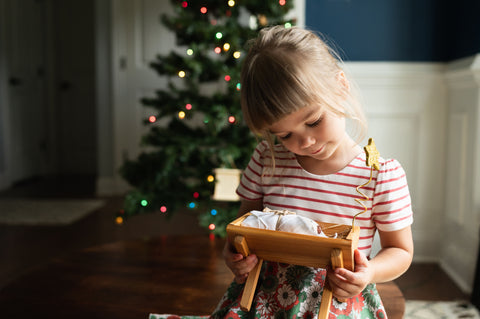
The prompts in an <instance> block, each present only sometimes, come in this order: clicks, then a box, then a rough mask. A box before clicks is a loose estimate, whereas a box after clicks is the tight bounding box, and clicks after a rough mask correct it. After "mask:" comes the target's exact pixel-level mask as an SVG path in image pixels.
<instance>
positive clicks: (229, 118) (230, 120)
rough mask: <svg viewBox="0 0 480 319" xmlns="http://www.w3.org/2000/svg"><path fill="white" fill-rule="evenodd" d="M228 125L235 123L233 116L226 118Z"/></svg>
mask: <svg viewBox="0 0 480 319" xmlns="http://www.w3.org/2000/svg"><path fill="white" fill-rule="evenodd" d="M228 123H230V124H233V123H235V116H233V115H230V116H229V117H228Z"/></svg>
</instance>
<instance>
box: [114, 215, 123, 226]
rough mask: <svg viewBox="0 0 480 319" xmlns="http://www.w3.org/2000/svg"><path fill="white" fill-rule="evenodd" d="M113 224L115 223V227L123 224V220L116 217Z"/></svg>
mask: <svg viewBox="0 0 480 319" xmlns="http://www.w3.org/2000/svg"><path fill="white" fill-rule="evenodd" d="M115 222H116V223H117V225H121V224H123V218H122V217H120V216H118V217H117V218H115Z"/></svg>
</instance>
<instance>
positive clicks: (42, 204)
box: [0, 198, 105, 226]
mask: <svg viewBox="0 0 480 319" xmlns="http://www.w3.org/2000/svg"><path fill="white" fill-rule="evenodd" d="M104 204H105V203H104V201H103V200H100V199H65V200H51V199H48V200H46V199H45V200H43V199H38V200H37V199H21V198H15V199H0V224H4V225H24V226H55V225H59V226H62V225H69V224H72V223H74V222H76V221H78V220H80V219H82V218H84V217H86V216H87V215H89V214H91V213H93V212H94V211H96V210H97V209H99V208H100V207H102V206H103V205H104Z"/></svg>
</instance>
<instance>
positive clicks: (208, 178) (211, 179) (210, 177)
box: [207, 175, 215, 183]
mask: <svg viewBox="0 0 480 319" xmlns="http://www.w3.org/2000/svg"><path fill="white" fill-rule="evenodd" d="M214 180H215V177H213V175H208V177H207V181H208V182H209V183H211V182H213V181H214Z"/></svg>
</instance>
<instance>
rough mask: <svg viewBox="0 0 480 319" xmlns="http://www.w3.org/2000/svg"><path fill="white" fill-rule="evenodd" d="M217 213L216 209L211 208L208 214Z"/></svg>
mask: <svg viewBox="0 0 480 319" xmlns="http://www.w3.org/2000/svg"><path fill="white" fill-rule="evenodd" d="M217 213H218V212H217V210H216V209H212V210H211V211H210V214H211V215H212V216H215V215H217Z"/></svg>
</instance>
